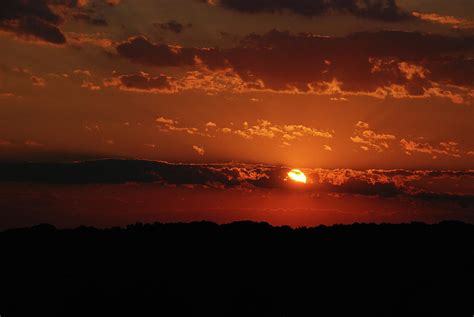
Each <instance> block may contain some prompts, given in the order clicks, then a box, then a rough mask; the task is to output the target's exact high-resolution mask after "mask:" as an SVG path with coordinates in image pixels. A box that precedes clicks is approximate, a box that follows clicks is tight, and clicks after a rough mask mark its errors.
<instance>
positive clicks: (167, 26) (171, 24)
mask: <svg viewBox="0 0 474 317" xmlns="http://www.w3.org/2000/svg"><path fill="white" fill-rule="evenodd" d="M153 25H154V26H155V27H158V28H160V29H161V30H164V31H169V32H173V33H176V34H179V33H181V32H183V31H184V30H185V29H186V28H189V27H191V24H187V25H184V24H182V23H180V22H178V21H176V20H171V21H168V22H166V23H155V24H153Z"/></svg>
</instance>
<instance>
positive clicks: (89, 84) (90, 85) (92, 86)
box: [81, 80, 101, 91]
mask: <svg viewBox="0 0 474 317" xmlns="http://www.w3.org/2000/svg"><path fill="white" fill-rule="evenodd" d="M81 87H82V88H85V89H89V90H92V91H97V90H101V87H100V86H99V85H96V84H94V83H93V82H90V81H87V80H84V81H83V82H82V84H81Z"/></svg>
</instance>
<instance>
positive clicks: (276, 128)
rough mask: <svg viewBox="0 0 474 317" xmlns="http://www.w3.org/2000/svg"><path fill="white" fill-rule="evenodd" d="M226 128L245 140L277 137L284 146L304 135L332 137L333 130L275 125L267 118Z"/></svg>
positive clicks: (296, 125)
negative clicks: (234, 127)
mask: <svg viewBox="0 0 474 317" xmlns="http://www.w3.org/2000/svg"><path fill="white" fill-rule="evenodd" d="M227 129H228V130H226V131H225V133H228V132H232V131H233V133H234V134H236V135H238V136H240V137H242V138H244V139H247V140H250V139H253V138H255V137H257V138H269V139H274V138H275V139H279V140H280V141H281V142H282V143H284V145H285V146H289V145H291V142H292V141H295V140H298V139H301V138H304V137H322V138H328V139H330V138H332V137H333V132H329V131H322V130H318V129H315V128H311V127H307V126H304V125H301V124H282V125H276V124H273V123H271V122H270V121H268V120H257V123H256V124H254V125H249V124H248V122H244V123H243V125H242V127H241V128H236V129H233V130H232V129H231V128H227ZM223 132H224V131H223Z"/></svg>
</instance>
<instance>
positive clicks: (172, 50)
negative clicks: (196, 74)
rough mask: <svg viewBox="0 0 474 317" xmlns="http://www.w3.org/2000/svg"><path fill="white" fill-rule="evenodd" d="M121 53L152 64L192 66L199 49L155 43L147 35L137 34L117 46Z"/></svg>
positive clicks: (134, 59)
mask: <svg viewBox="0 0 474 317" xmlns="http://www.w3.org/2000/svg"><path fill="white" fill-rule="evenodd" d="M116 49H117V52H118V54H119V55H121V56H123V57H125V58H128V59H130V60H132V61H134V62H137V63H140V64H145V65H151V66H190V65H194V64H195V59H194V58H195V56H196V52H197V51H198V50H197V49H194V48H182V47H179V46H171V45H166V44H154V43H151V42H150V41H148V39H147V38H146V37H143V36H136V37H132V38H129V39H128V40H127V41H125V42H121V43H119V44H118V45H117V47H116Z"/></svg>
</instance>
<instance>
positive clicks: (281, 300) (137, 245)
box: [0, 221, 474, 317]
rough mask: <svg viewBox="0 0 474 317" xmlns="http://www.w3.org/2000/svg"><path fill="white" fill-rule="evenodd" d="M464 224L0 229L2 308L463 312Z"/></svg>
mask: <svg viewBox="0 0 474 317" xmlns="http://www.w3.org/2000/svg"><path fill="white" fill-rule="evenodd" d="M473 229H474V225H471V224H465V223H461V222H442V223H439V224H435V225H426V224H422V223H411V224H397V225H395V224H380V225H376V224H357V223H356V224H353V225H335V226H331V227H326V226H319V227H315V228H296V229H293V228H290V227H273V226H271V225H269V224H267V223H253V222H247V221H243V222H236V223H231V224H225V225H217V224H215V223H210V222H195V223H187V224H186V223H176V224H162V223H154V224H141V223H137V224H134V225H129V226H127V227H126V228H109V229H96V228H91V227H79V228H76V229H61V230H59V229H56V228H55V227H53V226H51V225H46V224H44V225H38V226H35V227H32V228H24V229H14V230H7V231H4V232H1V233H0V252H1V255H2V256H1V261H0V262H1V270H0V272H1V273H0V281H1V283H0V289H1V290H0V314H1V316H5V317H10V316H259V317H262V316H352V315H356V316H358V315H361V316H362V315H363V316H406V315H416V316H435V315H436V316H438V315H442V316H471V315H472V313H474V309H473V298H474V289H473V286H474V283H473V282H474V244H473V242H474V239H473V238H474V230H473Z"/></svg>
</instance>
